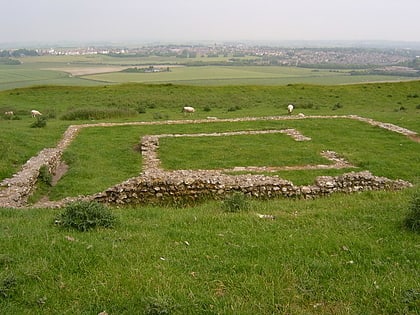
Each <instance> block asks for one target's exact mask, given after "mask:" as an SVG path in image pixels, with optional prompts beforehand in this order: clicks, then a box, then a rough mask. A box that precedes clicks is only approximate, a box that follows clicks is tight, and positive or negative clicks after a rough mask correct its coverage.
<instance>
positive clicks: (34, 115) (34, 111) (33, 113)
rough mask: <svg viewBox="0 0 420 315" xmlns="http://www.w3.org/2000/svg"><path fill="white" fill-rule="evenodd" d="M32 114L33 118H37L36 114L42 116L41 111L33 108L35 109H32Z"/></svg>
mask: <svg viewBox="0 0 420 315" xmlns="http://www.w3.org/2000/svg"><path fill="white" fill-rule="evenodd" d="M31 115H32V117H33V118H35V117H36V116H41V115H42V114H41V112H39V111H37V110H35V109H33V110H31Z"/></svg>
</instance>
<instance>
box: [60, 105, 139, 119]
mask: <svg viewBox="0 0 420 315" xmlns="http://www.w3.org/2000/svg"><path fill="white" fill-rule="evenodd" d="M137 114H138V112H137V111H136V110H134V109H131V108H76V109H73V110H70V111H68V112H66V113H64V114H63V115H62V116H61V119H63V120H98V119H115V118H123V117H133V116H137Z"/></svg>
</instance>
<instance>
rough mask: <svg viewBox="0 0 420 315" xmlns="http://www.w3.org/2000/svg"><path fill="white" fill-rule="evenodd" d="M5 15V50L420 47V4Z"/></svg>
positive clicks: (7, 5) (55, 0)
mask: <svg viewBox="0 0 420 315" xmlns="http://www.w3.org/2000/svg"><path fill="white" fill-rule="evenodd" d="M0 7H1V11H0V21H1V27H0V43H8V42H49V43H54V42H58V41H60V42H63V41H125V40H133V41H144V40H161V41H186V40H215V41H216V40H399V41H400V40H401V41H420V15H419V14H420V0H288V1H282V0H253V1H250V0H13V1H7V0H5V1H2V4H1V6H0Z"/></svg>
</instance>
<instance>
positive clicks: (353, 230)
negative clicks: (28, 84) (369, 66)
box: [0, 81, 420, 314]
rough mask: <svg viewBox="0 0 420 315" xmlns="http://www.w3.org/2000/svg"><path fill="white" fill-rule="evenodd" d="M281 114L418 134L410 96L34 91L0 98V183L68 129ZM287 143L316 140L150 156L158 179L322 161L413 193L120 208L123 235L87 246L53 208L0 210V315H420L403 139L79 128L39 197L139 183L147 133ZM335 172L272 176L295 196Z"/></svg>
mask: <svg viewBox="0 0 420 315" xmlns="http://www.w3.org/2000/svg"><path fill="white" fill-rule="evenodd" d="M289 103H294V104H295V105H296V110H295V112H294V113H295V114H297V113H299V112H302V113H304V114H306V115H345V114H356V115H361V116H364V117H369V118H373V119H375V120H379V121H383V122H389V123H393V124H396V125H399V126H402V127H405V128H408V129H411V130H413V131H416V132H418V133H420V82H419V81H417V82H406V83H381V84H360V85H346V86H316V85H289V86H270V87H268V86H224V87H200V86H178V85H140V84H124V85H112V86H100V87H57V86H40V87H34V88H24V89H15V90H8V91H2V92H0V113H3V112H4V111H6V110H13V111H14V112H15V114H16V115H15V117H16V119H6V118H7V117H3V116H2V117H1V118H0V147H1V148H2V150H0V179H3V178H6V177H9V176H11V175H12V174H13V173H14V172H15V171H16V170H18V169H19V167H20V166H21V165H22V164H23V163H25V162H26V160H27V159H29V158H30V157H31V156H33V155H35V154H36V153H37V152H38V151H39V150H41V149H42V148H44V147H53V146H55V144H56V143H57V142H58V141H59V139H60V138H61V135H62V133H63V132H64V131H65V130H66V128H67V126H69V125H71V124H81V123H93V122H96V123H97V122H108V121H120V122H130V121H156V122H164V120H166V119H180V120H183V119H196V118H205V117H207V116H216V117H219V118H230V117H245V116H257V117H261V116H270V115H287V113H286V106H287V104H289ZM185 105H191V106H194V107H195V108H196V109H197V111H196V113H195V114H194V116H191V117H190V116H184V115H183V114H182V113H181V108H182V106H185ZM33 108H35V109H38V110H40V111H41V112H42V113H44V116H46V117H48V120H47V125H46V126H45V127H44V128H31V127H30V126H31V124H32V123H33V122H34V119H33V118H31V117H30V114H29V111H30V110H31V109H33ZM101 117H102V118H101ZM104 117H105V118H104ZM68 119H73V120H68ZM283 128H296V129H298V130H299V131H300V132H302V133H303V134H304V135H306V136H309V137H311V138H312V140H311V141H308V142H304V143H296V142H294V141H292V140H290V138H288V137H287V136H285V135H282V134H278V135H256V136H249V137H242V136H241V137H239V136H237V137H222V138H220V139H217V140H215V139H213V138H206V139H204V138H200V137H197V138H189V139H186V138H179V139H173V138H167V139H162V142H161V150H160V155H161V159H162V162H163V164H164V167H166V168H168V169H179V168H181V169H182V168H209V169H211V168H216V167H218V165H219V162H218V161H220V163H221V164H225V165H227V166H228V167H230V166H232V165H240V166H243V165H245V166H246V165H249V164H255V163H261V164H262V165H264V164H276V163H277V164H278V165H284V164H295V163H296V164H299V163H310V164H311V163H319V162H323V161H322V159H321V157H320V156H319V152H320V151H322V150H326V149H328V150H334V151H336V152H337V153H339V154H341V155H343V156H344V157H345V158H346V159H347V160H349V161H350V162H352V163H353V164H354V165H355V166H356V167H357V168H356V170H365V169H367V170H370V171H372V173H374V174H375V175H381V176H387V177H389V178H393V179H395V178H402V179H405V180H409V181H411V182H412V183H413V184H414V185H415V187H414V188H412V189H407V190H404V191H399V192H366V193H361V194H354V195H334V196H331V197H328V198H321V199H317V200H294V199H293V200H288V199H278V200H270V201H257V200H249V201H247V202H248V203H249V205H250V207H249V210H247V211H245V210H243V211H239V212H237V213H228V212H225V211H224V210H223V204H222V203H220V202H216V201H208V202H205V203H202V204H198V205H195V206H191V207H186V208H170V207H167V208H165V207H150V206H143V207H132V208H130V207H127V208H115V209H113V213H114V214H115V215H116V216H117V218H118V220H119V223H118V224H117V225H116V226H115V227H114V228H113V229H95V230H92V231H90V232H78V231H75V230H71V229H64V228H60V227H58V226H56V225H54V220H55V218H56V216H57V215H58V214H59V213H60V212H61V211H62V210H59V209H30V210H28V209H21V210H16V209H0V266H1V268H0V310H1V313H4V314H66V313H67V314H98V313H100V312H102V311H106V312H107V314H419V312H420V282H419V279H420V277H419V276H420V269H419V264H418V262H419V261H420V248H419V235H418V234H416V233H414V232H410V231H407V230H406V229H404V227H403V220H404V218H405V216H406V214H407V209H408V205H409V202H410V200H411V199H412V198H413V194H414V193H415V191H418V187H419V184H420V155H419V154H418V153H419V152H420V150H419V149H420V147H419V146H420V144H419V143H417V142H414V141H412V140H410V139H408V138H407V137H405V136H403V135H400V134H396V133H393V132H390V131H387V130H384V129H380V128H378V127H372V126H370V125H367V124H365V123H362V122H357V121H352V120H348V119H336V120H330V119H328V120H327V119H321V120H320V119H307V120H298V121H293V120H288V121H256V122H237V123H226V122H225V123H222V122H213V123H209V124H182V125H153V126H124V127H107V128H103V127H94V128H87V129H84V130H82V132H81V133H80V134H79V136H78V137H77V138H76V139H75V141H74V142H73V143H72V144H71V145H70V147H69V148H68V150H67V151H66V152H65V155H64V158H65V160H66V162H67V163H68V164H69V166H70V168H69V171H68V173H67V174H66V176H65V177H63V179H62V180H60V181H59V183H58V184H57V186H55V187H53V188H48V189H47V192H48V194H49V197H50V198H52V199H60V198H62V197H64V196H68V195H78V194H86V193H94V192H97V191H101V190H103V189H105V188H107V187H109V186H111V185H114V184H116V183H119V182H121V181H123V180H124V179H126V178H128V177H131V176H136V175H137V174H138V173H139V172H140V171H141V167H142V165H141V156H140V155H139V152H138V143H139V139H140V137H141V136H142V135H145V134H162V133H210V132H220V131H236V130H267V129H283ZM261 143H267V145H261ZM191 146H194V150H192V149H191ZM198 157H200V158H198ZM320 159H321V160H320ZM346 171H349V170H330V171H320V170H316V171H282V172H279V173H278V175H280V176H281V177H283V178H286V179H289V180H292V181H293V182H295V183H297V184H306V183H310V182H312V181H313V179H314V178H315V177H316V176H319V175H326V174H328V175H336V174H340V173H342V172H346ZM43 193H46V191H43ZM38 197H39V196H38ZM257 214H270V215H274V216H275V220H264V219H260V218H259V217H258V216H257Z"/></svg>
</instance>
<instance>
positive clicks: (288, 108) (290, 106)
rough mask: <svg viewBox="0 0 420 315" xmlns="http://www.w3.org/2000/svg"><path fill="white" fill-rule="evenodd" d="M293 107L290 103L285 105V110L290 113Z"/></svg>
mask: <svg viewBox="0 0 420 315" xmlns="http://www.w3.org/2000/svg"><path fill="white" fill-rule="evenodd" d="M294 108H295V107H294V106H293V105H292V104H289V105H287V112H288V113H289V115H291V114H292V112H293V109H294Z"/></svg>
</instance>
